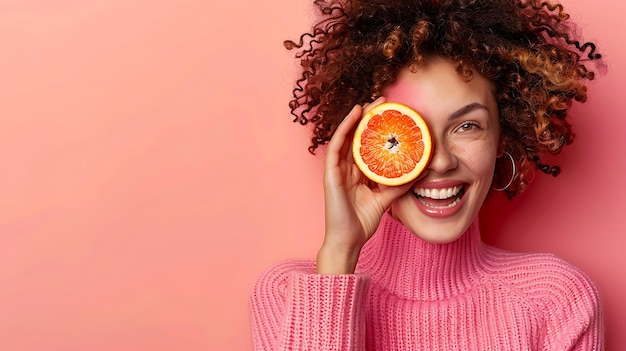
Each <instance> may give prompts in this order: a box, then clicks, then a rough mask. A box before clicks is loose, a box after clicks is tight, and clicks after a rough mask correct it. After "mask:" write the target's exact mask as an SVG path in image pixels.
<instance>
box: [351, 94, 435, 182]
mask: <svg viewBox="0 0 626 351" xmlns="http://www.w3.org/2000/svg"><path fill="white" fill-rule="evenodd" d="M432 150H433V147H432V140H431V135H430V130H429V129H428V126H427V125H426V121H425V120H424V119H423V118H422V116H420V114H419V113H417V112H416V111H415V110H413V109H412V108H410V107H408V106H405V105H403V104H400V103H397V102H385V103H382V104H380V105H377V106H375V107H373V108H372V109H371V110H369V111H368V112H367V113H365V115H364V116H363V118H362V119H361V121H360V122H359V124H358V125H357V128H356V130H355V132H354V140H353V142H352V154H353V156H354V161H355V163H356V165H357V166H358V167H359V169H360V170H361V172H363V174H364V175H365V176H366V177H368V178H369V179H371V180H373V181H374V182H376V183H379V184H383V185H388V186H397V185H402V184H406V183H408V182H410V181H412V180H414V179H416V178H417V177H418V176H419V175H420V173H422V171H423V170H424V169H425V168H426V166H427V165H428V162H429V161H430V157H431V154H432Z"/></svg>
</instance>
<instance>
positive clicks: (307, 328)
mask: <svg viewBox="0 0 626 351" xmlns="http://www.w3.org/2000/svg"><path fill="white" fill-rule="evenodd" d="M251 312H252V328H253V337H254V348H255V350H309V351H310V350H370V351H371V350H376V351H383V350H402V351H406V350H603V345H604V338H603V322H602V316H601V309H600V306H599V302H598V293H597V291H596V288H595V287H594V285H593V284H592V283H591V281H590V280H589V279H588V278H587V277H586V276H585V275H584V274H583V273H581V272H580V271H579V270H578V269H576V268H574V267H572V266H571V265H569V264H567V263H565V262H564V261H563V260H561V259H559V258H557V257H555V256H553V255H547V254H521V253H512V252H507V251H503V250H499V249H496V248H493V247H490V246H487V245H485V244H484V243H482V242H481V239H480V232H479V229H478V223H477V221H476V222H474V223H473V224H472V225H471V227H470V228H469V229H468V231H467V232H466V233H465V234H464V235H463V236H462V237H461V238H460V239H458V240H457V241H455V242H452V243H449V244H431V243H427V242H425V241H423V240H421V239H419V238H418V237H417V236H415V235H413V234H412V233H410V232H409V231H408V230H407V229H406V228H404V226H403V225H402V224H401V223H400V222H398V221H396V220H395V219H393V218H392V217H391V216H389V215H387V214H385V215H384V217H383V219H382V222H381V224H380V226H379V229H378V233H376V234H375V235H374V237H373V238H372V239H370V241H369V242H368V243H367V244H366V246H365V247H364V248H363V250H362V252H361V256H360V258H359V263H358V266H357V272H356V274H351V275H318V274H315V262H314V261H288V262H284V263H281V264H278V265H276V266H274V267H272V268H271V269H269V270H267V271H266V272H265V273H263V274H262V275H261V276H260V277H259V279H258V281H257V282H256V284H255V286H254V288H253V291H252V295H251Z"/></svg>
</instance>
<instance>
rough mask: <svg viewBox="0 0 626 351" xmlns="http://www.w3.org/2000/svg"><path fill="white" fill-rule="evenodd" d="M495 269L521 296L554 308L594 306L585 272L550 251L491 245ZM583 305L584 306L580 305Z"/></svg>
mask: <svg viewBox="0 0 626 351" xmlns="http://www.w3.org/2000/svg"><path fill="white" fill-rule="evenodd" d="M491 252H492V253H493V256H494V257H496V258H497V259H495V260H493V261H492V262H494V263H495V265H494V271H495V272H497V275H499V276H501V277H503V278H504V279H505V280H506V281H507V282H508V283H509V284H511V285H512V286H513V287H514V288H516V289H517V290H519V291H520V292H521V293H523V294H524V295H526V296H528V297H529V298H531V299H533V300H535V302H536V303H538V304H540V305H543V307H544V308H553V307H555V306H558V305H561V306H562V305H566V306H571V305H572V304H581V305H585V309H587V308H589V309H594V310H595V309H596V308H597V306H598V305H599V295H598V291H597V288H596V286H595V285H594V283H593V281H592V280H591V279H590V278H589V276H588V275H587V274H585V272H583V271H582V270H581V269H579V268H578V267H576V266H574V265H572V264H571V263H569V262H567V261H566V260H564V259H562V258H560V257H558V256H557V255H554V254H550V253H515V252H509V251H504V250H499V249H494V248H492V251H491ZM579 307H583V306H579Z"/></svg>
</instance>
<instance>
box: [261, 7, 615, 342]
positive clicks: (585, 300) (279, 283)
mask: <svg viewBox="0 0 626 351" xmlns="http://www.w3.org/2000/svg"><path fill="white" fill-rule="evenodd" d="M315 3H316V5H317V6H318V7H319V8H320V9H321V12H322V19H321V20H320V22H319V23H318V24H317V25H315V26H314V27H313V29H312V30H311V32H310V33H306V34H304V35H303V36H302V37H301V40H300V42H299V43H297V44H296V43H294V42H290V41H288V42H286V46H287V48H289V49H293V48H297V49H300V51H299V53H298V54H297V57H298V58H300V59H301V62H302V66H303V74H302V77H301V79H299V80H298V82H297V88H296V89H295V90H294V99H293V100H292V101H291V104H290V107H291V109H292V113H293V114H294V115H295V116H296V121H298V122H300V123H302V124H310V123H312V124H313V125H314V129H313V138H312V144H311V147H310V148H309V150H310V151H311V152H314V151H315V150H316V149H317V148H318V147H319V146H321V145H325V144H327V145H326V155H325V171H324V193H325V209H326V211H325V217H326V226H325V237H324V241H323V244H322V246H321V248H320V249H319V251H318V255H317V259H316V261H287V262H284V263H281V264H278V265H276V266H274V267H272V268H271V269H269V270H267V271H266V272H265V273H264V274H263V275H262V276H261V277H260V278H259V280H258V281H257V283H256V285H255V288H254V290H253V293H252V296H251V308H252V321H253V332H254V343H255V349H257V350H599V349H603V345H604V338H603V322H602V315H601V309H600V304H599V298H598V294H597V290H596V288H595V287H594V285H593V283H592V282H591V281H590V280H589V279H588V278H587V276H586V275H584V273H582V272H580V271H579V270H578V269H576V268H575V267H573V266H571V265H570V264H568V263H566V262H564V261H563V260H560V259H558V258H557V257H555V256H553V255H548V254H521V253H513V252H507V251H503V250H499V249H496V248H493V247H490V246H487V245H485V244H484V243H482V242H481V240H480V231H479V226H478V219H477V218H478V212H479V210H480V208H481V206H482V204H483V202H484V200H485V198H486V197H487V195H488V194H489V192H490V191H491V190H494V189H495V190H503V191H505V192H506V193H507V194H508V195H509V197H510V198H512V197H514V196H515V195H516V194H519V193H520V192H521V191H523V190H524V189H525V187H526V186H527V185H528V183H529V181H530V180H531V179H532V178H533V177H534V169H535V168H536V169H539V170H541V171H543V172H545V173H548V174H552V175H555V176H556V175H557V174H558V172H559V168H558V167H556V166H550V165H546V164H544V163H543V161H542V155H545V154H546V153H552V154H556V153H558V152H560V151H561V149H562V147H563V146H564V145H566V144H569V143H571V142H572V140H573V132H572V129H571V126H570V124H569V123H568V121H567V111H568V108H569V107H570V106H571V104H572V102H573V101H580V102H583V101H585V99H586V85H585V84H586V82H587V81H589V80H591V79H593V78H594V74H593V72H591V70H590V69H589V68H588V67H587V66H588V65H589V62H594V61H595V62H598V61H599V60H600V55H599V54H597V53H596V52H595V46H594V45H593V44H592V43H585V44H581V42H580V41H579V39H578V38H576V29H575V27H574V25H573V24H572V23H571V22H570V21H569V20H568V17H569V16H568V15H567V14H566V13H565V12H564V11H563V7H562V6H561V5H550V4H548V3H545V2H539V1H534V0H529V1H524V2H517V1H514V0H510V1H509V0H504V1H503V0H448V1H446V0H440V1H433V0H430V1H429V0H398V1H394V0H374V1H371V0H354V1H349V0H346V1H335V2H324V1H316V2H315ZM372 100H374V101H372ZM370 101H372V102H370ZM384 101H394V102H399V103H403V104H405V105H408V106H409V107H412V108H413V109H415V110H417V111H418V112H419V113H420V114H421V115H422V116H423V117H424V119H425V120H426V122H427V123H428V125H429V128H430V130H431V133H432V137H433V140H434V152H433V156H432V159H431V161H430V163H429V165H428V167H427V169H426V170H425V172H424V173H423V174H422V175H421V176H420V177H419V178H418V179H417V180H415V181H414V182H411V183H409V184H406V185H403V186H397V187H385V186H382V185H378V184H374V183H372V182H371V181H368V180H367V179H366V178H365V177H364V176H363V175H362V174H361V172H360V171H359V169H358V168H357V167H356V166H355V164H354V161H353V159H352V156H351V153H350V150H351V144H350V142H351V138H352V137H351V136H352V134H351V133H352V130H353V128H354V126H355V125H356V123H357V122H358V120H359V118H360V117H361V116H362V114H363V113H364V112H366V111H367V110H368V109H370V108H372V107H373V106H375V105H377V104H380V103H382V102H384ZM368 102H369V103H368ZM361 106H363V107H361Z"/></svg>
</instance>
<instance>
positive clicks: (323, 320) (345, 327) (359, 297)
mask: <svg viewBox="0 0 626 351" xmlns="http://www.w3.org/2000/svg"><path fill="white" fill-rule="evenodd" d="M368 289H369V277H368V276H367V275H361V274H349V275H319V274H316V273H315V263H314V262H310V261H288V262H283V263H281V264H278V265H275V266H273V267H272V268H270V269H268V270H267V271H265V272H264V273H263V274H261V276H260V277H259V278H258V279H257V281H256V283H255V284H254V287H253V289H252V293H251V296H250V309H251V320H252V333H253V341H254V350H256V351H270V350H271V351H286V350H342V351H343V350H365V303H366V299H367V292H368Z"/></svg>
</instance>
